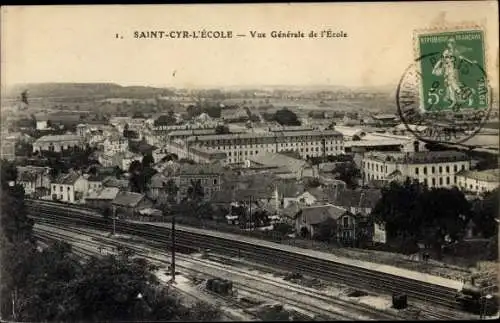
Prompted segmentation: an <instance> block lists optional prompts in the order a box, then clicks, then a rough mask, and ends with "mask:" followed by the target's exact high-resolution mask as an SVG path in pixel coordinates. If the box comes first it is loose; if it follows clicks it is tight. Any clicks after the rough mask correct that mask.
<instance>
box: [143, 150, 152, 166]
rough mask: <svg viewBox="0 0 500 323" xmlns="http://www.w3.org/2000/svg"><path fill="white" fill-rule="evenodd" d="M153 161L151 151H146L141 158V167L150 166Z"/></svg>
mask: <svg viewBox="0 0 500 323" xmlns="http://www.w3.org/2000/svg"><path fill="white" fill-rule="evenodd" d="M154 163H155V160H154V158H153V154H152V153H151V152H149V153H147V154H146V155H144V157H143V158H142V167H144V168H146V167H151V166H152V165H153V164H154Z"/></svg>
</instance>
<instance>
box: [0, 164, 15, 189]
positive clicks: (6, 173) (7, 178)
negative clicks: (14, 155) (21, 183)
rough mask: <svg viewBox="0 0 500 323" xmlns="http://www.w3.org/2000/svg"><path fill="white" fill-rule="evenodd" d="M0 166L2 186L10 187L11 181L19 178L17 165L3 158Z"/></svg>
mask: <svg viewBox="0 0 500 323" xmlns="http://www.w3.org/2000/svg"><path fill="white" fill-rule="evenodd" d="M0 166H1V168H0V171H1V172H2V173H1V175H0V176H1V178H0V179H1V181H2V187H8V186H9V182H14V181H15V180H16V179H17V168H16V165H15V164H14V163H12V162H9V161H7V160H2V161H1V164H0Z"/></svg>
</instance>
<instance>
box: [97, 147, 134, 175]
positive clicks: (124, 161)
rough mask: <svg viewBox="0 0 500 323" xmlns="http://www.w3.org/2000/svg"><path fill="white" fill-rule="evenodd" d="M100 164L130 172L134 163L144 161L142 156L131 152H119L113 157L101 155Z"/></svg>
mask: <svg viewBox="0 0 500 323" xmlns="http://www.w3.org/2000/svg"><path fill="white" fill-rule="evenodd" d="M98 160H99V163H100V164H101V165H102V166H104V167H115V166H118V167H120V169H122V170H124V171H128V169H129V167H130V164H132V162H133V161H135V160H137V161H142V155H140V154H134V153H132V152H130V151H126V152H118V153H114V154H112V155H108V154H106V153H101V154H100V155H99V157H98Z"/></svg>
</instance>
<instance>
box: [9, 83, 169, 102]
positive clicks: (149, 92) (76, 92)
mask: <svg viewBox="0 0 500 323" xmlns="http://www.w3.org/2000/svg"><path fill="white" fill-rule="evenodd" d="M26 90H28V93H29V97H31V98H39V97H46V98H50V97H67V98H71V97H92V98H116V97H125V98H135V99H147V98H152V97H156V96H168V95H172V94H173V93H174V92H173V91H172V90H170V89H167V88H155V87H149V86H121V85H118V84H113V83H40V84H23V85H15V86H12V87H11V88H10V89H8V90H7V93H6V94H7V95H6V96H7V97H8V98H16V97H18V96H19V95H20V94H21V93H22V92H23V91H26Z"/></svg>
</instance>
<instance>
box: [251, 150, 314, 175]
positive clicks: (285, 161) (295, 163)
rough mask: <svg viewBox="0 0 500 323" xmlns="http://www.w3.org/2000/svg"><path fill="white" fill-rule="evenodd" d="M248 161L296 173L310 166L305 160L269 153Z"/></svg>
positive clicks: (263, 153) (252, 157)
mask: <svg viewBox="0 0 500 323" xmlns="http://www.w3.org/2000/svg"><path fill="white" fill-rule="evenodd" d="M248 160H250V161H252V162H254V163H257V164H261V165H265V166H274V167H286V168H287V169H288V170H290V171H291V172H294V173H295V172H299V171H300V170H301V169H303V168H305V167H307V166H308V164H307V162H306V161H305V160H302V159H297V158H293V157H290V156H286V155H283V154H279V153H272V152H267V151H264V152H262V153H260V154H258V155H255V156H250V157H248Z"/></svg>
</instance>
